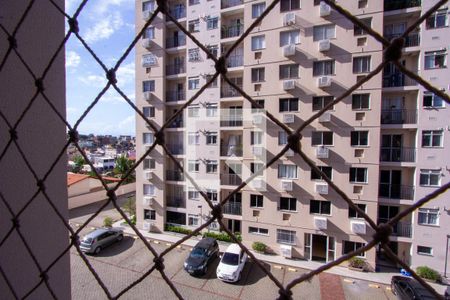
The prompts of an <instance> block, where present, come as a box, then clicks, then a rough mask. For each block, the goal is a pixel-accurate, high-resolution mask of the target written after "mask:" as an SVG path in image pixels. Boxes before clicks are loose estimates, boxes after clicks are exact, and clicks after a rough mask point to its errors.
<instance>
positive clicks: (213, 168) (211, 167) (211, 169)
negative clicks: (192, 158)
mask: <svg viewBox="0 0 450 300" xmlns="http://www.w3.org/2000/svg"><path fill="white" fill-rule="evenodd" d="M217 165H218V163H217V160H208V161H207V162H206V173H217Z"/></svg>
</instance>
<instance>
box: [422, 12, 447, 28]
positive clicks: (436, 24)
mask: <svg viewBox="0 0 450 300" xmlns="http://www.w3.org/2000/svg"><path fill="white" fill-rule="evenodd" d="M426 26H427V29H433V28H441V27H445V26H448V21H447V10H446V9H442V10H438V11H437V12H435V13H434V14H432V15H431V16H430V17H428V18H427V22H426Z"/></svg>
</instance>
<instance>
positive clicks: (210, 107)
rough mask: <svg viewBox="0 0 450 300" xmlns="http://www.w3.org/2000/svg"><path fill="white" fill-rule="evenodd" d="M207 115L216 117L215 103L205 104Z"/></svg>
mask: <svg viewBox="0 0 450 300" xmlns="http://www.w3.org/2000/svg"><path fill="white" fill-rule="evenodd" d="M206 116H207V117H217V103H212V104H208V105H207V106H206Z"/></svg>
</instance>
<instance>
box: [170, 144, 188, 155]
mask: <svg viewBox="0 0 450 300" xmlns="http://www.w3.org/2000/svg"><path fill="white" fill-rule="evenodd" d="M167 148H169V151H170V153H172V154H173V155H181V154H184V147H183V144H167Z"/></svg>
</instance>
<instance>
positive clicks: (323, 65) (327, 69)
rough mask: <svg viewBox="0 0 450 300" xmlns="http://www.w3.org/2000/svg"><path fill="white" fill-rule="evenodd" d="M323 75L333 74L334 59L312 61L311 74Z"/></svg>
mask: <svg viewBox="0 0 450 300" xmlns="http://www.w3.org/2000/svg"><path fill="white" fill-rule="evenodd" d="M325 75H334V60H322V61H315V62H314V63H313V76H325Z"/></svg>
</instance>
